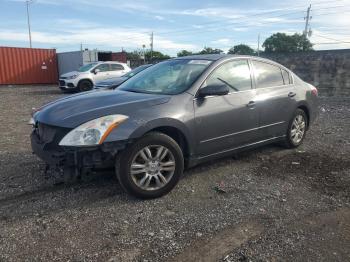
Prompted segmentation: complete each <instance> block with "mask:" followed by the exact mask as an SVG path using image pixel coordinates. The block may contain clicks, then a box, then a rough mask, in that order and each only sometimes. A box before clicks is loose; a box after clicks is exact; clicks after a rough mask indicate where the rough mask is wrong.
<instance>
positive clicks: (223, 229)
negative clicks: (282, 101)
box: [0, 86, 350, 261]
mask: <svg viewBox="0 0 350 262" xmlns="http://www.w3.org/2000/svg"><path fill="white" fill-rule="evenodd" d="M0 94H1V95H0V112H1V113H0V119H1V121H0V123H1V126H0V133H1V136H0V261H62V260H65V261H349V260H350V172H349V171H350V158H349V153H350V135H349V134H350V98H335V97H332V98H322V99H321V113H320V118H319V119H318V120H317V122H316V123H315V124H314V125H313V126H312V128H311V130H310V131H309V132H308V134H307V137H306V140H305V142H304V144H303V145H302V146H301V147H300V148H298V149H297V150H286V149H283V148H282V147H280V146H278V145H272V146H267V147H263V148H260V149H257V150H254V151H250V152H245V153H241V154H239V155H236V156H235V157H232V158H225V159H222V160H220V161H215V162H212V163H207V164H204V165H201V166H198V167H195V168H192V169H190V170H187V171H186V172H185V175H184V177H183V179H182V180H181V181H180V183H179V185H178V186H177V187H176V188H175V189H174V190H173V191H172V192H171V193H170V194H168V195H167V196H164V197H162V198H160V199H156V200H148V201H140V200H137V199H134V198H132V197H130V196H128V195H126V194H125V193H123V191H122V190H121V188H120V186H119V185H118V183H117V181H116V179H115V177H114V175H113V173H109V172H105V173H101V174H98V176H97V177H96V178H95V179H93V180H92V181H90V182H81V183H76V184H70V185H56V186H55V185H54V180H53V178H52V177H51V176H50V174H45V173H44V164H43V163H42V162H41V161H40V160H39V159H38V158H37V157H36V156H34V155H32V153H31V150H30V143H29V133H30V131H31V127H30V126H28V125H26V123H27V121H28V118H29V115H30V112H31V108H32V107H39V106H40V105H42V104H44V103H46V102H49V101H51V100H54V99H56V98H58V97H62V96H64V95H63V94H61V93H60V92H59V91H58V89H57V87H44V86H41V87H40V86H30V87H28V86H27V87H0Z"/></svg>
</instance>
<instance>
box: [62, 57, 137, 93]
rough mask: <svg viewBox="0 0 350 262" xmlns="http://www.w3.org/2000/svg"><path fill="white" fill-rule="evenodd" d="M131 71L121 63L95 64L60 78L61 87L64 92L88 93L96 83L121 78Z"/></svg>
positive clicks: (87, 65)
mask: <svg viewBox="0 0 350 262" xmlns="http://www.w3.org/2000/svg"><path fill="white" fill-rule="evenodd" d="M130 70H131V69H130V67H129V66H128V65H127V64H124V63H119V62H95V63H90V64H86V65H84V66H82V67H80V68H79V69H78V71H73V72H69V73H66V74H63V75H61V76H60V79H59V87H60V89H61V90H63V91H88V90H91V89H92V88H93V86H94V84H95V83H96V82H99V81H102V80H105V79H108V78H112V77H119V76H122V75H124V74H126V73H127V72H129V71H130Z"/></svg>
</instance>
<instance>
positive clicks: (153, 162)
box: [130, 145, 176, 191]
mask: <svg viewBox="0 0 350 262" xmlns="http://www.w3.org/2000/svg"><path fill="white" fill-rule="evenodd" d="M175 167H176V163H175V158H174V155H173V153H172V152H171V151H170V150H169V149H168V148H166V147H165V146H161V145H149V146H146V147H144V148H142V149H141V150H139V151H138V152H137V153H136V155H135V157H134V158H133V160H132V162H131V166H130V175H131V178H132V180H133V181H134V183H135V184H136V185H137V186H138V187H139V188H141V189H143V190H147V191H152V190H158V189H160V188H163V187H164V186H165V185H167V184H168V182H169V181H170V180H171V178H172V176H173V175H174V172H175Z"/></svg>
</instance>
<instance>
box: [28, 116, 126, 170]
mask: <svg viewBox="0 0 350 262" xmlns="http://www.w3.org/2000/svg"><path fill="white" fill-rule="evenodd" d="M70 131H71V129H69V128H62V127H56V126H51V125H46V124H43V123H39V122H37V123H36V124H35V126H34V129H33V131H32V134H31V146H32V150H33V153H34V154H36V155H37V156H38V157H39V158H40V159H42V160H43V161H44V162H45V163H46V165H47V169H53V170H55V171H59V172H67V170H69V171H70V172H73V173H74V174H76V175H77V176H79V175H81V174H82V173H85V172H86V171H91V170H94V169H102V168H109V167H113V166H114V161H115V156H116V154H117V153H118V152H119V151H120V150H122V149H124V148H125V146H126V144H127V142H118V143H105V144H102V145H98V146H89V147H64V146H59V142H60V141H61V140H62V138H63V137H64V136H65V135H66V134H67V133H68V132H70Z"/></svg>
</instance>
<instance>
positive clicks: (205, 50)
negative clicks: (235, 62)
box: [199, 47, 223, 55]
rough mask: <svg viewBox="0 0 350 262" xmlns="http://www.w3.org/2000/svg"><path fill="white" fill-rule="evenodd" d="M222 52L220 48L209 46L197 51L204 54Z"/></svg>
mask: <svg viewBox="0 0 350 262" xmlns="http://www.w3.org/2000/svg"><path fill="white" fill-rule="evenodd" d="M221 53H223V51H222V50H221V49H217V48H215V49H213V48H211V47H204V49H203V50H202V51H200V52H199V54H200V55H204V54H221Z"/></svg>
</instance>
